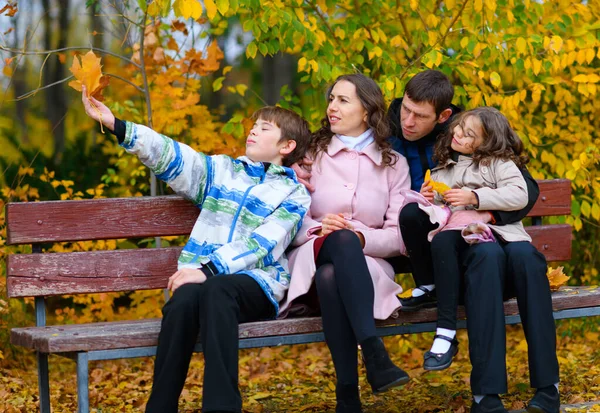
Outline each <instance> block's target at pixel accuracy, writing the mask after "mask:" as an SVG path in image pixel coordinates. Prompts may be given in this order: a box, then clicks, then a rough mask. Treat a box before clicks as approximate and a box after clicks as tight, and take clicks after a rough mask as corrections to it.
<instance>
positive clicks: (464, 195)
mask: <svg viewBox="0 0 600 413" xmlns="http://www.w3.org/2000/svg"><path fill="white" fill-rule="evenodd" d="M444 199H445V200H446V202H447V203H449V204H450V205H452V206H455V207H457V206H469V205H478V204H479V202H478V201H477V196H476V195H475V192H473V191H469V190H467V189H450V190H448V191H446V192H444Z"/></svg>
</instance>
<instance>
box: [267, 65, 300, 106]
mask: <svg viewBox="0 0 600 413" xmlns="http://www.w3.org/2000/svg"><path fill="white" fill-rule="evenodd" d="M262 75H263V99H264V100H265V102H267V104H268V105H274V104H276V103H277V102H278V101H279V99H280V98H281V96H280V95H279V92H280V90H281V88H282V87H283V86H284V85H288V87H289V88H290V90H293V87H292V82H293V80H294V58H293V57H292V56H290V55H284V54H281V53H278V54H276V55H275V56H268V55H267V56H265V57H264V59H263V70H262Z"/></svg>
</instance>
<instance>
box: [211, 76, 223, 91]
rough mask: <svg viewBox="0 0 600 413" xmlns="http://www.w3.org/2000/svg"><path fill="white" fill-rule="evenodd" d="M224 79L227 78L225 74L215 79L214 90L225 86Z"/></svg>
mask: <svg viewBox="0 0 600 413" xmlns="http://www.w3.org/2000/svg"><path fill="white" fill-rule="evenodd" d="M223 80H225V76H221V77H219V78H217V79H215V81H214V82H213V84H212V88H213V92H216V91H218V90H221V88H222V87H223Z"/></svg>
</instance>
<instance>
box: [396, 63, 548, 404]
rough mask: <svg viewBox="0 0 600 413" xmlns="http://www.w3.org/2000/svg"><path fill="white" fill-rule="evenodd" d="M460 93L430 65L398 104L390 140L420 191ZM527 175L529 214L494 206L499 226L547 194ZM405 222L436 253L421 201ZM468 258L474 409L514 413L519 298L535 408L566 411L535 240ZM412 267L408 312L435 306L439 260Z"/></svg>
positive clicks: (405, 233)
mask: <svg viewBox="0 0 600 413" xmlns="http://www.w3.org/2000/svg"><path fill="white" fill-rule="evenodd" d="M453 95H454V88H453V86H452V84H451V83H450V81H449V80H448V78H447V77H446V76H445V75H444V74H443V73H441V72H439V71H435V70H427V71H424V72H421V73H419V74H417V75H415V76H414V77H413V78H412V79H411V80H410V81H409V82H408V83H407V85H406V88H405V92H404V96H403V97H402V98H401V99H396V100H394V101H393V102H392V104H391V105H390V109H389V118H390V123H391V125H392V128H393V132H394V136H393V137H392V138H390V140H391V143H392V146H393V147H394V149H395V150H397V151H398V152H400V153H401V154H403V155H404V156H405V157H406V158H407V159H408V163H409V167H410V173H411V177H412V180H411V181H412V182H411V187H412V189H413V190H416V191H419V190H420V188H421V185H422V184H423V181H424V174H425V172H426V170H427V169H431V168H432V167H433V166H434V165H435V163H434V161H433V159H432V153H433V147H434V145H435V142H436V140H437V138H438V136H440V135H441V134H443V133H444V132H446V131H447V128H448V126H449V124H450V122H451V119H452V117H453V116H454V115H455V114H456V113H458V112H459V111H460V109H459V108H457V107H456V106H454V105H452V104H451V101H452V98H453ZM522 173H523V177H524V178H525V181H526V182H527V189H528V194H529V201H528V205H527V207H526V208H524V209H523V210H521V211H513V212H502V211H490V212H491V213H492V215H493V220H494V221H495V224H496V225H506V224H509V223H513V222H517V221H520V220H521V219H523V218H524V217H525V216H526V215H527V213H528V212H529V211H530V210H531V208H532V207H533V205H534V204H535V202H536V200H537V197H538V195H539V188H538V186H537V183H536V182H535V180H534V179H533V178H532V176H531V175H530V174H529V172H528V171H527V169H525V168H523V169H522ZM399 222H400V229H401V232H402V237H403V240H404V242H405V244H406V247H407V250H408V252H409V255H410V252H411V250H412V251H423V250H425V251H426V252H429V254H427V253H426V255H427V256H431V255H430V251H431V244H430V243H429V242H426V239H427V238H426V237H424V236H416V235H417V234H424V233H427V232H429V231H430V230H431V225H432V224H431V223H430V222H429V221H428V219H426V218H424V214H419V209H418V207H416V204H409V205H407V207H405V208H404V209H403V210H402V212H401V214H400V219H399ZM423 240H425V242H423ZM415 255H416V254H415ZM461 259H462V262H463V266H464V267H465V289H466V293H465V307H466V311H467V329H468V334H469V353H470V357H471V364H472V366H473V371H472V374H471V389H472V392H473V395H474V402H473V405H472V407H471V412H473V413H478V412H500V413H502V412H506V410H505V409H504V406H503V405H502V401H501V400H500V398H499V397H498V394H500V393H506V391H507V383H506V382H507V380H506V338H505V328H504V312H503V308H502V301H503V298H509V297H513V296H516V297H517V302H518V306H519V312H520V314H521V319H522V323H523V329H524V330H525V337H526V339H527V342H528V345H529V370H530V379H531V386H532V387H534V388H536V389H537V391H536V394H535V396H534V397H533V399H532V400H531V402H530V403H529V405H528V408H527V410H528V411H529V412H546V413H555V412H556V413H558V412H559V409H560V400H559V394H558V380H559V374H558V361H557V358H556V329H555V325H554V319H553V317H552V300H551V297H550V287H549V284H548V280H547V278H546V260H545V258H544V256H543V255H542V254H540V253H539V252H538V251H537V250H536V249H535V247H534V246H533V245H531V244H530V243H528V242H514V243H507V244H506V243H503V242H500V243H484V244H477V245H473V246H472V247H471V248H469V250H468V251H467V253H465V255H464V256H463V257H461ZM399 264H402V261H401V260H395V262H393V265H394V266H395V268H398V269H400V267H401V265H399ZM411 264H412V272H413V276H414V278H415V283H416V285H417V288H415V289H414V290H413V294H412V297H410V298H408V299H404V300H401V301H402V304H403V309H404V310H416V309H418V308H422V307H428V306H434V305H435V300H436V299H435V285H434V279H433V267H432V263H431V261H430V260H421V261H418V262H417V260H415V262H412V263H411ZM492 274H496V276H494V275H492ZM503 290H504V291H505V294H504V297H503V294H502V291H503ZM441 293H443V292H441ZM441 341H443V340H441ZM447 344H448V346H449V345H450V343H447Z"/></svg>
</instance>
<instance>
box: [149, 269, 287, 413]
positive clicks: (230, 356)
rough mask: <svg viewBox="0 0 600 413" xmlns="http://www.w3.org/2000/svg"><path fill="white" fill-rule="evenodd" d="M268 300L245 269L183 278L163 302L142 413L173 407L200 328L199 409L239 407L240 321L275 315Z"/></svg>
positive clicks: (168, 412)
mask: <svg viewBox="0 0 600 413" xmlns="http://www.w3.org/2000/svg"><path fill="white" fill-rule="evenodd" d="M274 312H275V309H274V307H273V304H272V303H271V301H269V299H268V298H267V296H266V295H265V293H264V292H263V290H262V288H261V287H260V286H259V285H258V283H257V282H256V281H254V279H252V278H251V277H250V276H248V275H244V274H235V275H219V276H216V277H212V278H209V279H208V280H207V281H206V282H204V283H203V284H184V285H182V286H181V287H179V288H178V289H177V290H175V293H174V294H173V297H172V298H171V299H170V300H169V301H168V302H167V304H165V306H164V307H163V319H162V324H161V329H160V334H159V336H158V349H157V352H156V361H155V365H154V382H153V385H152V394H151V395H150V400H149V401H148V404H147V406H146V412H147V413H159V412H160V413H171V412H173V413H176V412H177V404H178V400H179V395H180V394H181V390H182V389H183V385H184V383H185V379H186V376H187V372H188V368H189V364H190V359H191V357H192V353H193V349H194V346H195V344H196V341H197V339H198V333H200V342H201V344H202V351H203V352H204V360H205V366H204V387H203V389H202V411H203V412H213V411H227V412H241V411H242V398H241V395H240V391H239V388H238V334H239V326H238V325H239V323H244V322H249V321H256V320H260V319H265V318H271V317H273V316H274Z"/></svg>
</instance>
